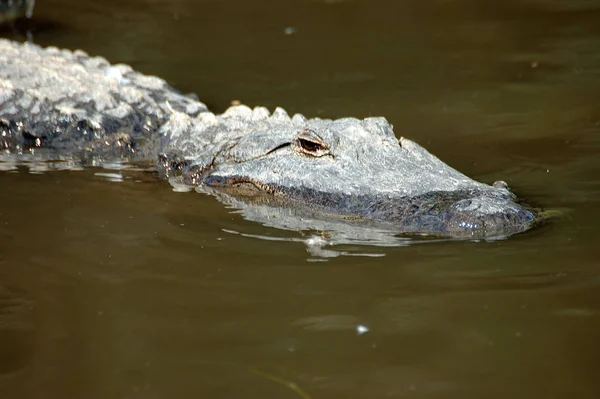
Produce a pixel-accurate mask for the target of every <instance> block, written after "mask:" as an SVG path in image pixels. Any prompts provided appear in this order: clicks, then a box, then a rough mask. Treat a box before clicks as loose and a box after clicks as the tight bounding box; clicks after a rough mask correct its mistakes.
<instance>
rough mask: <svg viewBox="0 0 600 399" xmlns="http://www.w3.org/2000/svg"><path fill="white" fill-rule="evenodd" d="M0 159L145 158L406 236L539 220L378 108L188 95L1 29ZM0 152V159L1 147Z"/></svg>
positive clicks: (519, 226) (176, 173)
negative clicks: (327, 108) (327, 115)
mask: <svg viewBox="0 0 600 399" xmlns="http://www.w3.org/2000/svg"><path fill="white" fill-rule="evenodd" d="M0 151H2V153H3V154H4V155H2V157H4V159H5V160H7V159H8V160H11V161H12V162H23V163H26V162H27V161H28V160H31V159H34V160H36V161H40V160H41V161H44V162H47V163H48V164H49V165H53V164H54V163H56V164H57V165H61V164H62V163H61V162H56V161H62V162H63V163H64V161H65V160H68V161H69V162H76V163H77V164H78V165H80V166H98V165H102V164H103V163H108V162H114V161H115V160H120V161H126V162H131V163H144V162H146V163H147V162H150V163H151V164H152V165H154V169H155V171H156V172H157V175H158V176H159V177H161V178H164V179H168V180H169V181H170V182H171V183H172V184H179V185H185V186H186V187H198V188H199V189H200V190H206V191H208V192H211V193H213V194H215V195H216V196H224V195H225V196H231V197H233V198H240V199H243V201H246V202H255V203H260V204H263V205H264V204H268V205H269V206H275V207H288V208H294V209H302V210H303V212H305V213H304V214H307V215H311V216H314V217H322V218H333V219H336V220H343V221H347V223H366V224H371V225H377V226H385V227H386V228H389V229H391V230H393V231H395V232H398V233H401V234H408V235H413V234H415V235H433V236H440V237H455V238H467V239H481V238H486V239H488V238H489V239H492V238H498V237H506V236H508V235H511V234H515V233H519V232H523V231H525V230H527V229H529V228H530V227H531V226H532V225H533V224H534V223H535V222H536V220H537V219H538V215H537V213H536V211H535V210H533V208H530V207H528V206H526V205H524V204H522V203H521V202H520V201H519V200H518V199H517V197H516V196H515V195H514V194H513V193H512V192H511V191H510V190H509V188H508V186H507V184H506V183H504V182H502V181H498V182H495V183H494V184H493V185H487V184H483V183H480V182H477V181H475V180H473V179H471V178H469V177H467V176H465V175H464V174H462V173H460V172H458V171H457V170H455V169H453V168H451V167H450V166H448V165H446V164H445V163H444V162H442V161H441V160H439V159H438V158H437V157H435V156H434V155H432V154H431V153H429V152H428V151H427V150H425V149H424V148H423V147H421V146H420V145H418V144H417V143H415V142H413V141H411V140H408V139H406V138H400V139H397V138H396V136H395V134H394V131H393V128H392V125H390V123H388V121H387V120H386V119H385V118H382V117H369V118H365V119H355V118H342V119H336V120H330V119H320V118H311V119H308V118H306V117H304V116H302V115H300V114H296V115H293V116H292V117H290V116H289V115H288V114H287V113H286V111H285V110H284V109H282V108H276V109H275V110H274V111H273V112H272V113H270V112H269V111H268V110H267V109H266V108H263V107H256V108H253V109H251V108H249V107H247V106H245V105H238V106H232V107H231V108H229V109H228V110H227V111H225V112H224V113H222V114H220V115H216V114H214V113H212V112H210V111H209V110H208V109H207V107H206V106H205V105H204V104H203V103H201V102H199V101H198V100H197V98H196V97H195V96H193V95H184V94H181V93H180V92H178V91H176V90H175V89H173V88H171V87H170V86H169V85H168V84H167V83H166V82H165V81H163V80H162V79H160V78H157V77H153V76H146V75H143V74H141V73H138V72H136V71H134V70H133V69H132V68H131V67H129V66H126V65H111V64H110V63H109V62H108V61H106V60H105V59H104V58H100V57H90V56H89V55H87V54H86V53H85V52H83V51H81V50H76V51H70V50H61V49H58V48H54V47H49V48H45V49H44V48H41V47H39V46H37V45H34V44H28V43H25V44H20V43H16V42H12V41H8V40H0ZM0 159H2V158H0Z"/></svg>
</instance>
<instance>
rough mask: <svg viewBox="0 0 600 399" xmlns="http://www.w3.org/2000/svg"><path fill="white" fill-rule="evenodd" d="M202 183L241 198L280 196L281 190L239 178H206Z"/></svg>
mask: <svg viewBox="0 0 600 399" xmlns="http://www.w3.org/2000/svg"><path fill="white" fill-rule="evenodd" d="M280 147H281V146H280ZM202 182H203V183H204V184H205V185H207V186H208V187H210V188H213V189H215V190H218V191H222V192H225V193H228V194H232V195H239V196H242V197H256V196H261V195H272V196H278V195H280V194H281V190H278V189H276V188H275V187H273V186H272V185H270V184H265V183H261V182H259V181H257V180H254V179H249V178H246V177H241V176H230V177H222V176H207V177H205V178H204V180H203V181H202Z"/></svg>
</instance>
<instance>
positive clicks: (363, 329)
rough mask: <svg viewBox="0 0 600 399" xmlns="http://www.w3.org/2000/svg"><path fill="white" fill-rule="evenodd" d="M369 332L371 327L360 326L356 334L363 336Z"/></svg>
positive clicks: (357, 327)
mask: <svg viewBox="0 0 600 399" xmlns="http://www.w3.org/2000/svg"><path fill="white" fill-rule="evenodd" d="M368 332H369V327H367V326H365V325H363V324H359V325H357V326H356V333H357V334H358V335H363V334H366V333H368Z"/></svg>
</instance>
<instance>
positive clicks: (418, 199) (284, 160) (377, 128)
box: [159, 106, 535, 238]
mask: <svg viewBox="0 0 600 399" xmlns="http://www.w3.org/2000/svg"><path fill="white" fill-rule="evenodd" d="M161 133H162V141H163V145H162V148H161V154H162V155H161V157H160V159H161V161H160V162H159V170H160V171H161V172H162V173H163V174H165V175H166V176H170V177H172V176H174V175H178V176H179V178H180V179H182V180H183V181H184V182H185V183H187V184H191V185H204V186H208V187H212V188H213V189H216V190H217V191H220V192H225V193H227V194H229V195H235V196H237V197H246V198H248V200H252V198H261V201H262V202H264V201H265V200H270V201H272V202H276V203H277V204H278V205H282V204H293V205H294V206H300V207H304V208H306V210H307V211H308V212H311V213H318V214H322V215H326V216H328V217H331V216H335V217H340V218H344V219H352V220H355V219H360V220H366V221H370V222H376V223H379V224H385V225H389V226H390V227H392V228H394V229H396V230H397V231H398V232H403V233H415V234H430V235H438V236H450V237H465V238H467V237H468V238H493V237H504V236H507V235H510V234H514V233H517V232H521V231H524V230H526V229H528V228H529V227H530V226H531V224H532V223H533V220H534V218H535V217H534V214H533V213H532V212H531V211H530V210H528V209H527V208H525V207H524V206H523V205H521V204H519V203H517V201H516V196H515V195H514V194H512V193H511V192H510V191H509V190H508V187H507V185H506V184H505V183H504V182H496V183H494V185H493V186H489V185H486V184H483V183H479V182H477V181H475V180H472V179H470V178H468V177H467V176H465V175H463V174H462V173H460V172H458V171H456V170H455V169H453V168H451V167H450V166H448V165H446V164H445V163H443V162H442V161H440V160H439V159H438V158H436V157H435V156H434V155H432V154H430V153H429V152H427V151H426V150H425V149H424V148H423V147H421V146H419V145H418V144H416V143H415V142H413V141H410V140H407V139H405V138H401V139H400V140H398V139H397V138H396V137H395V135H394V132H393V130H392V126H391V125H390V124H389V123H388V122H387V121H386V120H385V119H384V118H366V119H363V120H358V119H353V118H345V119H339V120H324V119H318V118H315V119H306V118H304V117H303V116H301V115H295V116H294V117H293V118H290V117H289V116H288V115H287V114H286V113H285V111H283V110H282V109H280V108H278V109H276V110H275V112H274V113H273V114H272V115H269V113H268V111H267V110H266V109H265V108H255V109H254V110H251V109H250V108H248V107H245V106H238V107H232V108H230V109H229V110H228V111H227V112H225V113H224V114H222V115H219V116H215V115H213V114H211V113H201V114H200V115H199V116H198V117H196V118H190V117H189V116H187V115H185V114H183V113H175V114H174V115H173V116H172V117H171V119H170V120H169V121H168V122H167V123H166V124H165V126H163V128H162V130H161Z"/></svg>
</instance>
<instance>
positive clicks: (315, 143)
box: [294, 129, 331, 157]
mask: <svg viewBox="0 0 600 399" xmlns="http://www.w3.org/2000/svg"><path fill="white" fill-rule="evenodd" d="M294 149H295V150H296V151H298V152H300V153H302V154H305V155H310V156H312V157H322V156H324V155H331V153H330V152H329V149H328V148H327V146H326V145H325V143H324V142H323V139H321V138H320V137H319V136H318V135H317V134H316V133H315V132H313V131H312V130H309V129H305V130H303V131H302V132H300V134H299V135H298V137H296V140H294Z"/></svg>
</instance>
